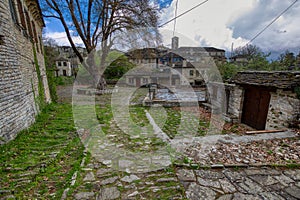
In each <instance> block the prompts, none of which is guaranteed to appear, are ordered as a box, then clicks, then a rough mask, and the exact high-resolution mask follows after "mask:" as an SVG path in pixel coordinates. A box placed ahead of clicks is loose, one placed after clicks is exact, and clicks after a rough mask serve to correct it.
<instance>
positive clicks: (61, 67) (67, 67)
mask: <svg viewBox="0 0 300 200" xmlns="http://www.w3.org/2000/svg"><path fill="white" fill-rule="evenodd" d="M55 66H56V69H55V76H56V77H58V76H72V75H73V70H72V65H71V62H70V60H69V59H66V58H64V57H62V56H59V57H58V58H57V59H56V61H55Z"/></svg>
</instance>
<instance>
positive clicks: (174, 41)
mask: <svg viewBox="0 0 300 200" xmlns="http://www.w3.org/2000/svg"><path fill="white" fill-rule="evenodd" d="M178 43H179V38H178V37H176V36H174V37H172V50H176V49H178Z"/></svg>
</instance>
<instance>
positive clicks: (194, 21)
mask: <svg viewBox="0 0 300 200" xmlns="http://www.w3.org/2000/svg"><path fill="white" fill-rule="evenodd" d="M200 2H201V1H199V0H188V1H187V0H185V1H183V0H179V3H178V14H180V13H183V12H184V11H186V10H188V9H190V8H191V7H193V6H194V5H197V4H199V3H200ZM292 2H293V1H292V0H289V1H281V0H269V1H263V0H243V1H241V0H227V1H226V2H225V1H224V0H210V1H208V2H207V3H205V4H203V5H201V6H200V7H198V8H196V9H195V10H193V11H191V12H189V13H187V14H186V15H184V16H182V17H180V18H178V19H177V25H176V31H177V32H178V33H180V34H182V35H184V36H186V37H188V38H190V39H191V40H193V41H194V46H214V47H218V48H224V49H226V50H227V51H228V50H230V47H231V44H232V43H234V46H235V47H238V46H243V45H245V44H246V43H247V42H248V41H249V40H250V39H252V38H253V37H254V36H255V35H256V34H257V33H258V32H259V31H261V30H262V29H263V28H264V27H265V26H266V25H267V24H269V23H270V22H271V21H272V19H274V18H275V17H276V16H277V15H278V14H279V13H281V12H282V11H283V10H284V9H285V8H287V7H288V6H289V5H290V4H291V3H292ZM175 3H176V1H175V0H174V1H173V2H172V4H171V6H170V7H168V8H166V9H164V10H163V11H162V16H161V17H162V19H161V21H162V22H165V21H168V20H169V19H171V18H173V17H174V13H175ZM299 8H300V3H296V4H295V5H294V6H293V7H292V8H291V9H290V10H289V11H288V12H286V13H285V14H284V15H283V16H282V17H280V19H279V20H278V21H276V23H274V24H273V25H272V26H271V27H269V28H268V29H267V30H266V31H265V32H264V33H263V34H262V35H261V36H259V37H258V38H257V39H256V40H254V41H253V43H254V44H255V45H257V46H259V47H261V48H262V49H263V50H268V51H275V50H279V49H287V48H288V49H292V48H299V46H300V37H299V34H300V26H299V25H298V23H299V21H300V12H298V11H299ZM173 26H174V23H173V22H171V23H169V24H167V25H166V26H164V27H163V28H164V29H169V30H173ZM170 37H172V35H171V36H170ZM170 37H169V38H167V37H164V43H165V44H169V43H170V40H171V39H170ZM180 39H181V38H180ZM179 43H180V46H185V45H187V44H185V42H184V41H182V40H179Z"/></svg>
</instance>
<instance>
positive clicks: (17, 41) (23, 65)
mask: <svg viewBox="0 0 300 200" xmlns="http://www.w3.org/2000/svg"><path fill="white" fill-rule="evenodd" d="M23 5H24V6H26V4H25V3H23ZM15 6H16V5H15ZM16 10H17V7H16ZM27 10H30V9H29V8H27ZM0 16H1V17H0V27H1V28H0V35H1V36H2V43H1V45H0V143H3V142H6V141H9V140H11V139H13V138H15V137H16V135H17V133H18V132H19V131H21V130H23V129H25V128H27V127H28V126H30V125H31V124H32V123H33V122H34V121H35V116H36V115H37V114H38V112H39V106H38V103H37V98H38V96H39V89H38V85H39V80H38V72H37V70H36V65H35V62H34V50H33V46H34V47H35V48H36V49H37V48H38V49H37V54H36V58H37V62H38V65H39V69H40V75H41V77H40V78H41V79H40V80H41V82H42V86H43V88H44V93H45V94H44V96H45V100H46V101H47V102H50V94H49V89H48V82H47V77H46V70H45V64H44V55H43V48H42V45H41V38H39V40H37V41H36V43H33V41H32V40H31V39H30V38H29V37H25V36H24V32H23V30H22V29H21V28H20V27H19V26H18V25H17V24H16V23H15V22H14V21H13V20H12V16H11V12H10V7H9V1H8V0H4V1H0ZM29 17H30V19H31V20H32V22H31V23H35V27H36V32H37V35H38V36H39V37H40V36H41V33H42V26H41V25H40V23H37V22H36V21H35V20H34V19H35V18H34V17H33V16H32V15H31V13H30V12H29Z"/></svg>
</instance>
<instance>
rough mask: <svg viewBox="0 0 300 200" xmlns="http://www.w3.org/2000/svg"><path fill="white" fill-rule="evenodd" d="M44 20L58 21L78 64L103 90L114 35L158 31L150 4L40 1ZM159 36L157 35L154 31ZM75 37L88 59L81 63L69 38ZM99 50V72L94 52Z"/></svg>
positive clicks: (143, 0)
mask: <svg viewBox="0 0 300 200" xmlns="http://www.w3.org/2000/svg"><path fill="white" fill-rule="evenodd" d="M40 4H41V7H42V10H43V15H44V17H50V18H55V19H58V20H59V21H60V22H61V24H62V26H63V27H64V30H65V32H66V35H67V38H68V41H69V42H70V45H71V47H72V48H73V50H74V52H75V54H76V55H77V57H78V58H79V60H80V62H81V63H82V64H83V66H84V67H85V68H86V70H87V71H88V72H89V74H90V75H91V76H92V79H93V82H94V86H95V87H97V88H98V89H104V88H105V85H106V83H105V79H104V78H103V77H102V76H101V74H102V73H101V70H104V69H105V67H106V66H105V62H106V57H107V55H108V53H109V49H110V48H111V47H112V45H113V44H114V43H113V42H114V40H115V38H114V35H116V34H117V33H119V32H125V31H128V30H132V29H140V28H145V27H155V28H157V27H158V6H157V5H156V4H155V3H153V1H151V0H40ZM154 33H155V34H158V31H157V29H156V31H154ZM72 34H75V35H78V36H79V37H80V39H81V40H82V42H83V44H84V46H85V48H86V50H87V52H88V54H89V56H88V59H87V60H86V62H84V59H83V54H82V53H81V52H80V51H79V50H78V48H77V47H76V45H75V42H74V40H73V38H72ZM97 47H101V49H102V51H101V57H100V58H101V59H100V69H99V66H97V65H96V61H95V57H97V56H98V55H96V56H95V53H96V48H97Z"/></svg>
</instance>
